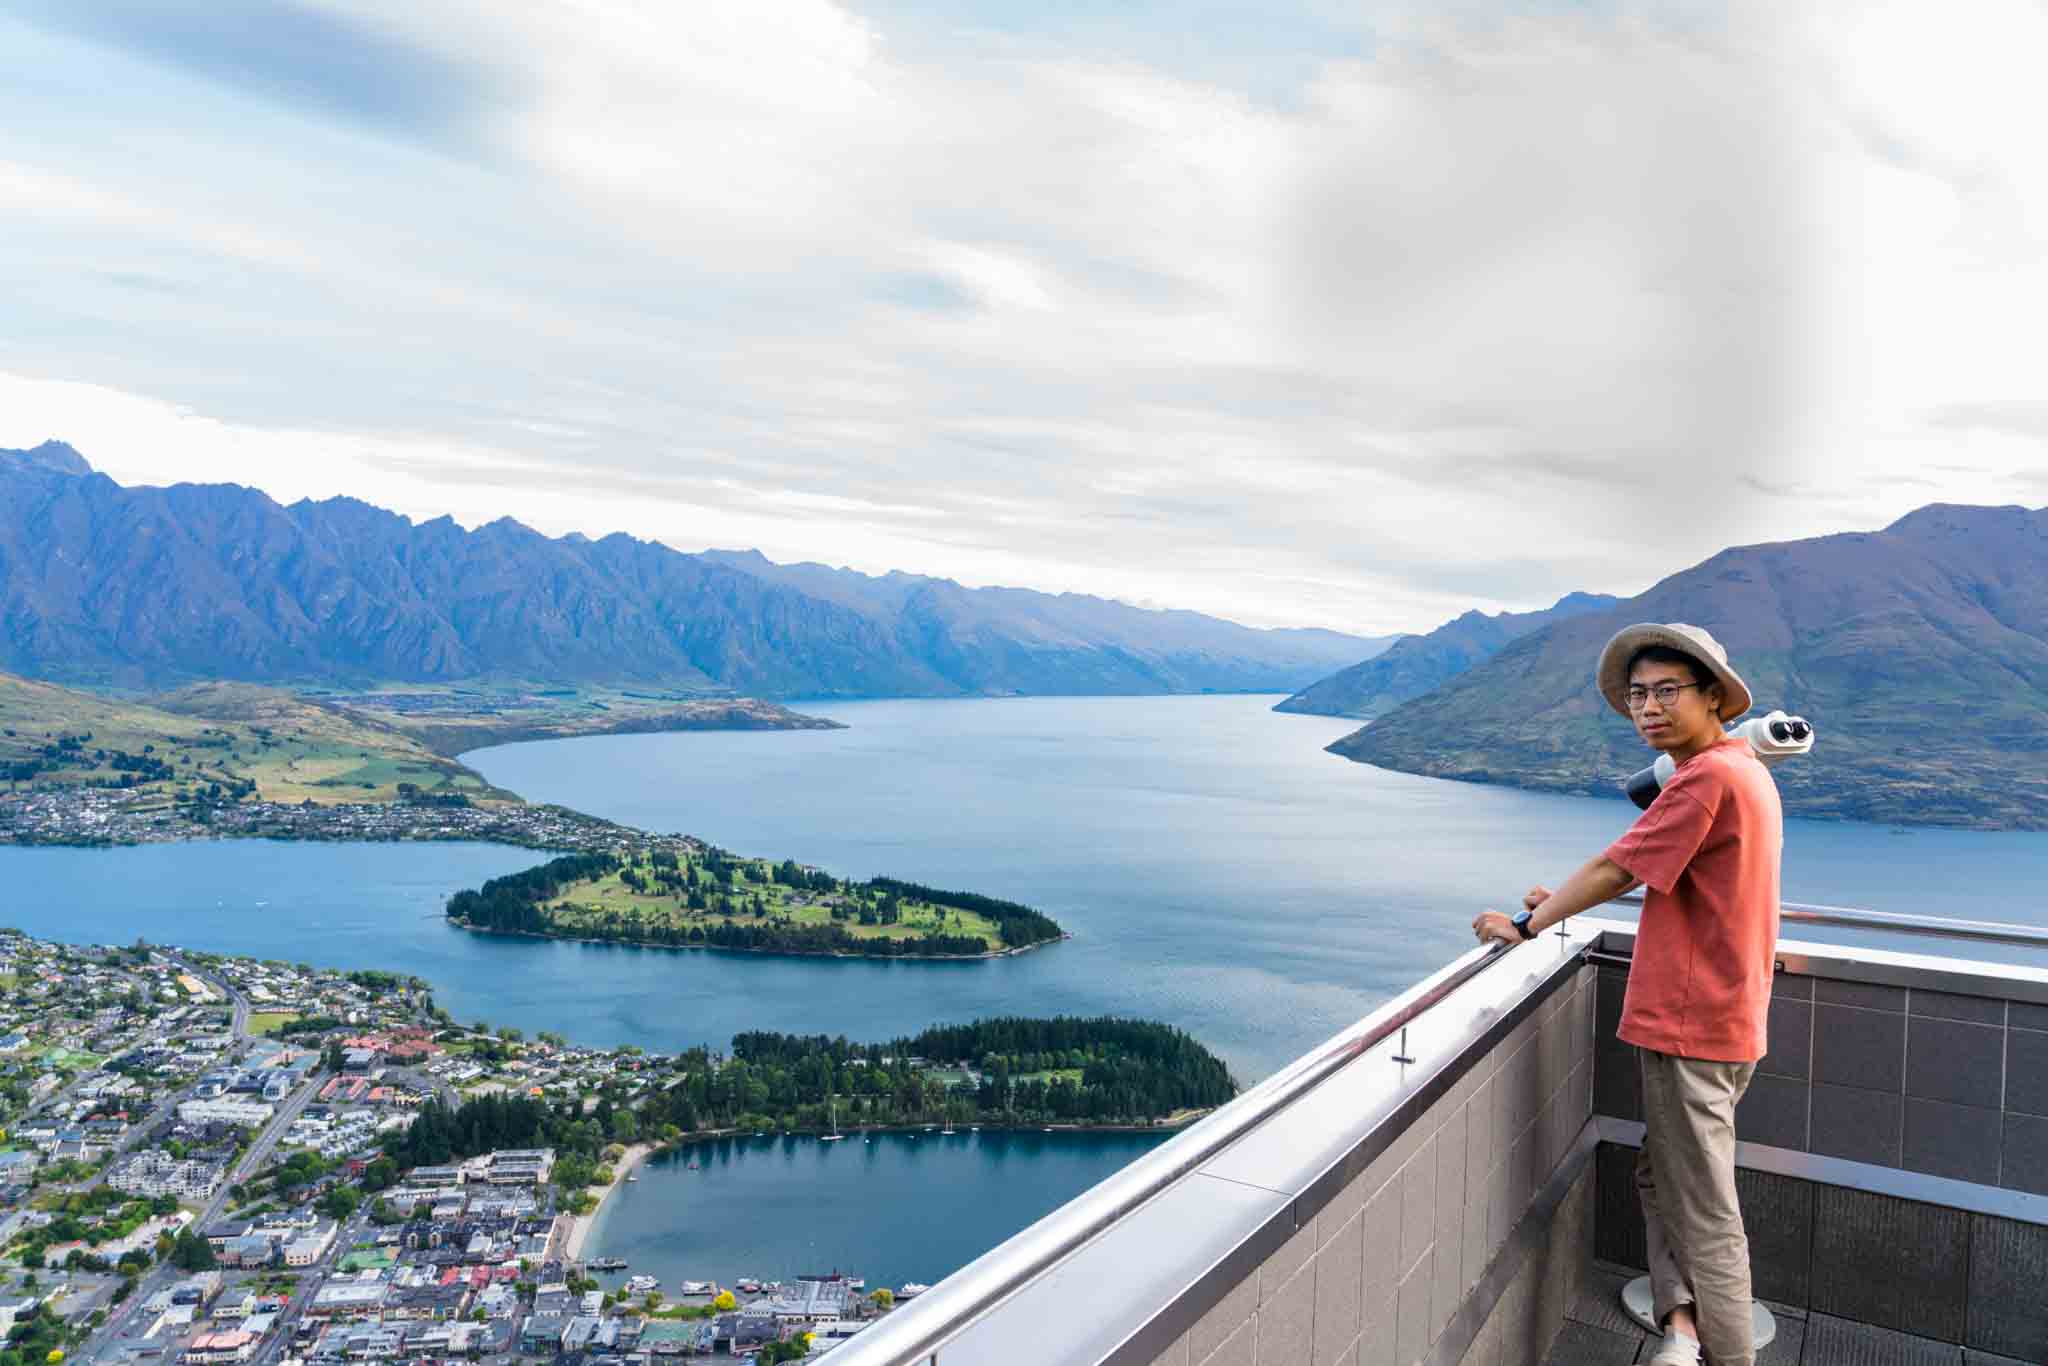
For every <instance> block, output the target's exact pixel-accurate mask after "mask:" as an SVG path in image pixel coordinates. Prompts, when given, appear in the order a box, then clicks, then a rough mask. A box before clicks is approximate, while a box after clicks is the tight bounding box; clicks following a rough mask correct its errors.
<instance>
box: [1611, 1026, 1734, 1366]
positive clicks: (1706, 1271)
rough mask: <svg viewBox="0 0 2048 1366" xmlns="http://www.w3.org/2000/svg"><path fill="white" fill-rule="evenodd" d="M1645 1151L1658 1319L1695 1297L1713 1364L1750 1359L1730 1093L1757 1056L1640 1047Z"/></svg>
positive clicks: (1643, 1179) (1640, 1167) (1641, 1167)
mask: <svg viewBox="0 0 2048 1366" xmlns="http://www.w3.org/2000/svg"><path fill="white" fill-rule="evenodd" d="M1636 1056H1637V1058H1638V1059H1639V1060H1640V1062H1641V1066H1642V1073H1643V1121H1644V1127H1645V1130H1646V1132H1645V1133H1644V1136H1643V1151H1642V1152H1641V1154H1640V1155H1638V1156H1637V1158H1636V1190H1637V1191H1638V1192H1639V1193H1640V1194H1641V1195H1642V1199H1643V1222H1644V1224H1645V1225H1646V1226H1647V1229H1648V1233H1649V1255H1650V1292H1651V1296H1652V1298H1653V1299H1654V1300H1655V1302H1656V1309H1655V1312H1656V1316H1657V1322H1658V1323H1659V1324H1660V1325H1661V1324H1663V1323H1664V1321H1665V1318H1666V1316H1668V1315H1669V1314H1670V1313H1671V1311H1672V1310H1673V1309H1676V1308H1678V1307H1679V1306H1680V1305H1688V1304H1689V1305H1691V1306H1692V1309H1693V1315H1694V1317H1695V1318H1696V1319H1698V1321H1699V1336H1700V1346H1701V1347H1703V1348H1704V1349H1705V1350H1706V1355H1707V1359H1708V1360H1709V1361H1710V1362H1712V1363H1713V1366H1755V1362H1756V1348H1755V1346H1754V1345H1753V1343H1752V1341H1751V1327H1750V1308H1749V1304H1750V1293H1749V1238H1748V1236H1747V1235H1746V1234H1745V1233H1744V1232H1743V1229H1742V1209H1741V1207H1740V1206H1739V1205H1738V1204H1737V1203H1736V1200H1735V1103H1736V1102H1737V1101H1739V1100H1741V1099H1742V1093H1743V1092H1744V1091H1745V1090H1747V1089H1748V1088H1749V1079H1750V1077H1751V1075H1752V1074H1754V1073H1755V1071H1756V1064H1755V1063H1753V1062H1705V1061H1702V1060H1700V1059H1697V1058H1674V1057H1672V1056H1670V1055H1669V1054H1665V1053H1652V1052H1650V1051H1649V1050H1648V1049H1643V1048H1639V1049H1637V1050H1636Z"/></svg>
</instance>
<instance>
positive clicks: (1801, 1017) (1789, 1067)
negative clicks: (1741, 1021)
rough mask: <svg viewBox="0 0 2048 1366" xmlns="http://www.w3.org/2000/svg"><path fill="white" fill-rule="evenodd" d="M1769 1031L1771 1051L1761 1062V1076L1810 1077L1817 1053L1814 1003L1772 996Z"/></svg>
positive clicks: (1768, 1020) (1759, 1071)
mask: <svg viewBox="0 0 2048 1366" xmlns="http://www.w3.org/2000/svg"><path fill="white" fill-rule="evenodd" d="M1765 1029H1766V1033H1765V1039H1766V1040H1767V1042H1768V1043H1769V1044H1770V1051H1769V1052H1768V1053H1765V1054H1764V1056H1763V1059H1762V1060H1761V1061H1760V1062H1758V1063H1757V1065H1756V1070H1757V1075H1759V1076H1773V1077H1804V1076H1806V1075H1807V1071H1808V1066H1809V1063H1810V1062H1811V1058H1810V1056H1809V1055H1810V1054H1811V1053H1812V1050H1813V1002H1811V1001H1795V1000H1786V999H1783V998H1780V997H1778V996H1773V997H1771V1009H1770V1015H1769V1017H1768V1019H1767V1020H1766V1023H1765Z"/></svg>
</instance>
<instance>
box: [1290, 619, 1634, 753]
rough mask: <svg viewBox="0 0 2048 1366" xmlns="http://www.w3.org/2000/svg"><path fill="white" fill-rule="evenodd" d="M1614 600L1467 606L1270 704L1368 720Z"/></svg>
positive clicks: (1292, 710)
mask: <svg viewBox="0 0 2048 1366" xmlns="http://www.w3.org/2000/svg"><path fill="white" fill-rule="evenodd" d="M1619 601H1620V599H1619V598H1616V597H1614V596H1612V595H1611V594H1607V593H1567V594H1566V595H1565V596H1564V597H1562V598H1559V599H1558V600H1557V602H1556V603H1554V604H1553V605H1551V606H1549V607H1546V608H1544V609H1543V610H1542V611H1540V612H1500V613H1497V614H1495V615H1493V616H1488V615H1487V614H1486V613H1484V612H1467V613H1465V614H1464V615H1463V616H1460V617H1457V618H1454V619H1453V620H1451V621H1447V622H1445V623H1444V624H1443V625H1441V626H1439V627H1437V628H1436V629H1435V630H1434V631H1431V632H1430V633H1429V634H1428V635H1425V636H1403V637H1401V638H1400V639H1399V640H1397V641H1395V642H1394V643H1393V645H1392V646H1390V647H1389V648H1387V649H1386V650H1384V651H1382V652H1381V653H1379V654H1377V655H1374V656H1372V657H1370V658H1367V659H1365V660H1362V661H1360V662H1359V663H1357V664H1354V665H1352V666H1351V667H1350V668H1348V669H1345V670H1343V671H1342V672H1340V673H1335V674H1332V675H1330V677H1328V678H1324V679H1319V680H1318V681H1316V682H1314V683H1311V684H1310V685H1309V686H1308V687H1306V688H1303V689H1302V690H1301V691H1300V692H1298V693H1296V694H1294V696H1292V697H1290V698H1288V699H1287V700H1286V701H1285V702H1282V703H1281V704H1280V705H1279V706H1277V707H1275V708H1273V710H1274V711H1289V712H1304V713H1307V714H1308V715H1311V716H1355V717H1357V718H1359V719H1360V720H1365V721H1370V720H1371V719H1372V718H1373V717H1375V716H1378V715H1380V714H1381V713H1382V712H1386V711H1391V710H1393V709H1394V708H1395V707H1398V706H1400V705H1401V704H1402V703H1403V702H1406V701H1408V700H1409V699H1410V698H1415V697H1420V696H1422V695H1423V694H1424V693H1427V692H1431V691H1434V690H1435V689H1436V688H1438V687H1440V686H1442V684H1443V683H1444V681H1445V680H1446V679H1449V678H1452V677H1455V676H1456V675H1458V674H1461V673H1463V672H1464V671H1465V670H1467V669H1469V668H1471V667H1472V666H1473V665H1474V664H1477V663H1479V662H1481V661H1482V660H1485V659H1489V658H1491V657H1492V656H1493V654H1494V653H1495V652H1496V651H1498V650H1499V649H1500V648H1501V646H1503V645H1506V644H1507V643H1508V642H1509V641H1511V640H1515V639H1518V638H1519V637H1521V636H1525V635H1527V634H1529V633H1530V632H1531V631H1539V630H1541V629H1543V628H1544V627H1545V626H1548V625H1550V623H1552V622H1554V621H1562V620H1564V619H1565V618H1566V617H1572V616H1578V615H1579V614H1581V613H1584V612H1597V611H1599V610H1600V609H1602V608H1604V607H1612V606H1613V605H1614V604H1615V603H1617V602H1619Z"/></svg>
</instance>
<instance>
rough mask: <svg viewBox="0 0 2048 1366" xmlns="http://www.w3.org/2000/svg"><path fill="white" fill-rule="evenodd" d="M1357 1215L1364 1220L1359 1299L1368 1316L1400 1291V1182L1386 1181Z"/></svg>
mask: <svg viewBox="0 0 2048 1366" xmlns="http://www.w3.org/2000/svg"><path fill="white" fill-rule="evenodd" d="M1359 1218H1361V1219H1363V1220H1364V1221H1365V1258H1364V1263H1365V1270H1364V1276H1363V1279H1364V1292H1363V1294H1362V1296H1361V1298H1360V1301H1359V1302H1360V1304H1361V1305H1362V1306H1363V1312H1364V1314H1365V1317H1367V1318H1371V1317H1373V1315H1374V1314H1375V1313H1376V1312H1378V1311H1379V1308H1380V1306H1382V1305H1389V1306H1390V1305H1392V1304H1393V1303H1394V1297H1395V1296H1396V1295H1398V1294H1399V1293H1400V1290H1401V1272H1402V1271H1403V1270H1404V1269H1405V1268H1403V1267H1402V1265H1401V1183H1400V1182H1399V1181H1389V1182H1388V1183H1387V1184H1386V1185H1385V1186H1383V1187H1382V1188H1381V1189H1380V1192H1379V1194H1377V1195H1375V1196H1373V1198H1372V1199H1370V1200H1368V1201H1366V1202H1365V1209H1364V1210H1363V1211H1362V1212H1361V1213H1360V1215H1359ZM1388 1317H1389V1318H1391V1317H1392V1312H1391V1310H1389V1311H1388Z"/></svg>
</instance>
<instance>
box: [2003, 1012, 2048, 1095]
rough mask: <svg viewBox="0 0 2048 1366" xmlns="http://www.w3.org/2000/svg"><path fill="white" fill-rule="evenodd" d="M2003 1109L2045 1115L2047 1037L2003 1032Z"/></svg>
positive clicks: (2027, 1032)
mask: <svg viewBox="0 0 2048 1366" xmlns="http://www.w3.org/2000/svg"><path fill="white" fill-rule="evenodd" d="M2005 1108H2006V1109H2008V1110H2018V1111H2020V1112H2021V1113H2023V1114H2029V1115H2048V1034H2042V1033H2037V1032H2035V1031H2034V1030H2031V1029H2008V1030H2007V1031H2006V1032H2005Z"/></svg>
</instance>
